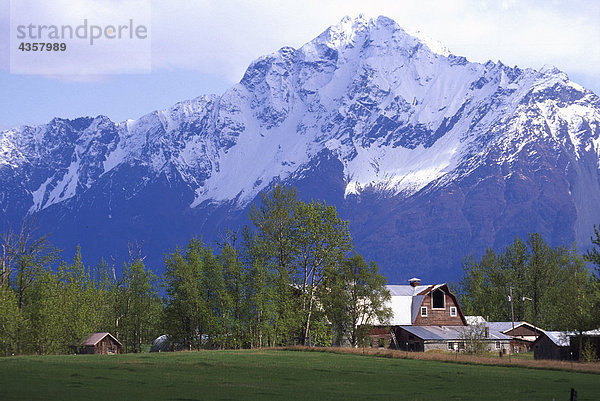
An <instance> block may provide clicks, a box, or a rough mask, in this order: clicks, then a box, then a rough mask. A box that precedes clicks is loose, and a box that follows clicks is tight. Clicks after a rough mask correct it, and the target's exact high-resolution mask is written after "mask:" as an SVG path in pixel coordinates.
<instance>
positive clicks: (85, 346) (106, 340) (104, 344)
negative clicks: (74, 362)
mask: <svg viewBox="0 0 600 401" xmlns="http://www.w3.org/2000/svg"><path fill="white" fill-rule="evenodd" d="M122 348H123V344H121V343H120V342H119V340H117V339H116V338H115V337H114V336H113V335H112V334H110V333H93V334H90V335H89V336H88V337H87V338H86V339H85V340H84V341H83V343H81V346H80V347H79V348H78V350H77V353H78V354H120V353H121V349H122Z"/></svg>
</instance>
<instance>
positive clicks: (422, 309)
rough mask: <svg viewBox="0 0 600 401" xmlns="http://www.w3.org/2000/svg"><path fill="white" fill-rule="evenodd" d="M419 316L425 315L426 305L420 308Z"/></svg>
mask: <svg viewBox="0 0 600 401" xmlns="http://www.w3.org/2000/svg"><path fill="white" fill-rule="evenodd" d="M421 316H423V317H427V307H426V306H423V307H422V308H421Z"/></svg>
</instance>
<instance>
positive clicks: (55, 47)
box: [19, 42, 67, 52]
mask: <svg viewBox="0 0 600 401" xmlns="http://www.w3.org/2000/svg"><path fill="white" fill-rule="evenodd" d="M19 50H21V51H22V52H43V51H47V52H52V51H54V52H64V51H65V50H67V44H66V43H45V42H40V43H29V42H21V44H20V45H19Z"/></svg>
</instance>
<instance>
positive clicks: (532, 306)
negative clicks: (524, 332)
mask: <svg viewBox="0 0 600 401" xmlns="http://www.w3.org/2000/svg"><path fill="white" fill-rule="evenodd" d="M525 301H531V309H533V332H534V333H535V338H536V340H537V338H538V335H537V326H536V324H535V304H534V303H533V299H531V298H529V297H523V302H525Z"/></svg>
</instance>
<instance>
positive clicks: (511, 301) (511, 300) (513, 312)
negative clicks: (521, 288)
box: [508, 286, 515, 358]
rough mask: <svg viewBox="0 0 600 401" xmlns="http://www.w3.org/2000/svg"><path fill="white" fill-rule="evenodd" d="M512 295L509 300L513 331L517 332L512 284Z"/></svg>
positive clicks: (511, 350)
mask: <svg viewBox="0 0 600 401" xmlns="http://www.w3.org/2000/svg"><path fill="white" fill-rule="evenodd" d="M509 291H510V295H509V296H508V300H509V301H510V314H511V317H512V333H513V335H514V334H515V308H514V307H513V296H512V286H511V287H510V289H509ZM512 352H513V349H512V346H511V347H510V353H511V354H512ZM509 358H510V355H509Z"/></svg>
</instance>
